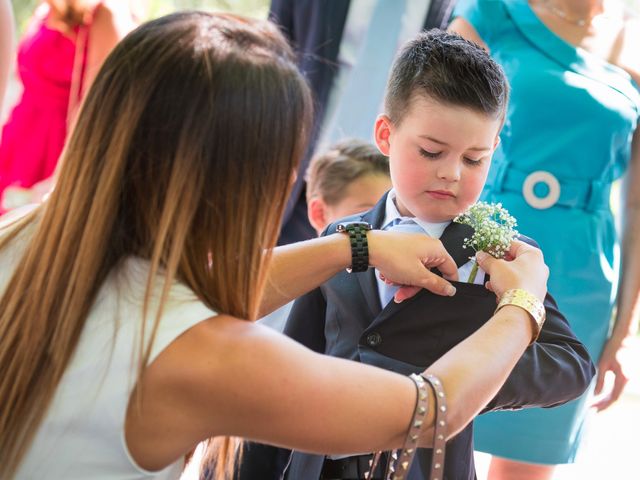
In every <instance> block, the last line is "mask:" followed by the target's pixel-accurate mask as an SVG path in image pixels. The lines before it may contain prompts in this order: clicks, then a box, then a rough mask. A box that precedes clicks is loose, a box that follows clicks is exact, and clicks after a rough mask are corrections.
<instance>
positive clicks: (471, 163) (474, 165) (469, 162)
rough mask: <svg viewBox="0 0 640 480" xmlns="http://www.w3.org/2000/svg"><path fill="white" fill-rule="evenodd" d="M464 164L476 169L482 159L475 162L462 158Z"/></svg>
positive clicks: (472, 159) (474, 160) (471, 159)
mask: <svg viewBox="0 0 640 480" xmlns="http://www.w3.org/2000/svg"><path fill="white" fill-rule="evenodd" d="M464 162H465V163H466V164H467V165H471V166H472V167H476V166H479V165H480V164H482V159H481V158H479V159H477V160H476V159H475V158H469V157H464Z"/></svg>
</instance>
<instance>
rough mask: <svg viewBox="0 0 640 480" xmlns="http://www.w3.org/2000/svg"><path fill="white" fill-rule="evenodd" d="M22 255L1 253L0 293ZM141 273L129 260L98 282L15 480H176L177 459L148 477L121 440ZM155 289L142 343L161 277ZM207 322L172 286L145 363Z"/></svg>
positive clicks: (203, 311) (186, 292)
mask: <svg viewBox="0 0 640 480" xmlns="http://www.w3.org/2000/svg"><path fill="white" fill-rule="evenodd" d="M12 243H13V244H16V243H18V244H23V242H12ZM21 251H22V248H21V247H19V248H15V247H13V246H11V247H9V248H7V249H5V250H3V251H1V252H0V292H3V291H4V289H5V286H6V283H7V281H8V280H9V278H10V275H11V273H12V272H13V270H14V268H15V266H16V265H17V262H18V260H19V257H20V254H21ZM148 272H149V264H148V262H147V261H145V260H142V259H139V258H129V259H128V260H126V261H124V262H123V264H122V265H121V266H120V267H119V268H117V269H115V270H114V271H113V272H112V273H111V275H109V277H108V278H107V280H106V281H105V283H104V285H103V287H102V288H101V290H100V293H99V295H98V297H97V299H96V302H95V304H94V306H93V307H92V309H91V312H90V314H89V316H88V318H87V322H86V325H85V327H84V330H83V333H82V335H81V338H80V342H79V344H78V347H77V349H76V351H75V353H74V355H73V357H72V359H71V362H70V364H69V366H68V367H67V370H66V372H65V374H64V376H63V377H62V380H61V382H60V384H59V386H58V389H57V391H56V393H55V396H54V398H53V401H52V403H51V404H50V406H49V409H48V411H47V413H46V416H45V418H44V421H43V422H42V424H41V425H40V428H39V429H38V431H37V434H36V436H35V440H34V441H33V443H32V444H31V446H30V448H29V450H28V452H27V454H26V456H25V457H24V459H23V461H22V463H21V465H20V467H19V469H18V472H17V477H16V478H18V479H43V478H50V479H65V480H74V479H83V480H86V479H92V480H100V479H104V480H120V479H122V480H124V479H127V480H130V479H154V480H156V479H158V480H160V479H162V480H164V479H176V478H179V476H180V472H181V471H182V468H183V466H184V462H183V460H182V459H179V460H177V461H176V463H174V464H172V465H170V466H169V467H167V468H165V469H164V470H161V471H158V472H149V471H146V470H144V469H142V468H140V467H139V466H137V465H136V463H135V461H134V460H133V459H132V458H131V455H130V454H129V451H128V449H127V446H126V443H125V440H124V423H125V415H126V410H127V405H128V402H129V396H130V395H131V391H132V389H133V386H134V385H135V380H136V373H137V363H136V353H137V351H138V345H139V343H138V342H139V340H140V333H141V332H140V330H141V329H140V325H141V319H142V308H143V301H144V294H145V288H146V283H147V277H148ZM155 287H156V288H155V293H154V295H153V297H152V301H151V303H150V305H151V308H150V309H149V312H150V314H149V315H148V320H147V325H148V326H149V327H148V328H147V331H146V333H145V336H148V332H149V330H150V326H151V323H152V321H153V320H154V319H155V312H156V309H155V308H157V305H158V299H159V297H160V292H161V290H162V280H161V277H160V276H158V278H157V281H156V282H155ZM214 315H216V313H215V312H214V311H212V310H210V309H208V308H207V307H206V306H205V305H204V304H203V303H202V302H201V301H199V300H198V299H197V298H196V296H195V294H194V293H193V292H192V291H191V290H190V289H189V288H187V287H186V286H184V285H182V284H179V283H174V285H172V287H171V290H170V295H169V298H168V301H167V302H166V303H165V306H164V313H163V315H162V320H161V323H160V327H159V329H158V333H157V336H156V339H155V342H154V344H153V349H152V354H151V358H150V362H152V361H153V360H154V359H155V358H156V357H157V356H158V355H159V354H160V353H161V352H162V351H163V350H164V349H165V348H166V347H167V346H168V345H169V344H170V343H171V342H172V341H173V340H175V339H176V338H177V337H179V336H180V335H181V334H182V333H184V332H185V331H186V330H188V329H189V328H191V327H192V326H194V325H195V324H197V323H198V322H200V321H202V320H205V319H207V318H210V317H212V316H214ZM149 441H150V442H152V441H153V439H151V438H150V439H149Z"/></svg>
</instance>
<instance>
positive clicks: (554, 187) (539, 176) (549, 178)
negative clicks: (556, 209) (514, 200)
mask: <svg viewBox="0 0 640 480" xmlns="http://www.w3.org/2000/svg"><path fill="white" fill-rule="evenodd" d="M538 183H544V184H545V185H546V186H547V187H548V188H549V193H547V195H546V196H544V197H538V196H537V195H536V194H535V192H534V191H533V189H534V187H535V186H536V185H537V184H538ZM522 195H523V196H524V199H525V200H526V201H527V203H528V204H529V205H531V206H532V207H533V208H537V209H538V210H545V209H547V208H551V207H553V206H554V205H555V204H556V203H557V202H558V199H559V198H560V182H559V181H558V179H557V178H556V177H555V176H553V174H551V173H549V172H545V171H543V170H538V171H536V172H533V173H530V174H529V175H528V176H527V178H525V180H524V183H523V184H522Z"/></svg>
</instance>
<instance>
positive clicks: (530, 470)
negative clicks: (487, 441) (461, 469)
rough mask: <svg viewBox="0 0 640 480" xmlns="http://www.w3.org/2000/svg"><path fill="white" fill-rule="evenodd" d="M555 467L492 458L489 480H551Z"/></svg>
mask: <svg viewBox="0 0 640 480" xmlns="http://www.w3.org/2000/svg"><path fill="white" fill-rule="evenodd" d="M554 469H555V465H540V464H535V463H524V462H516V461H514V460H509V459H506V458H501V457H492V458H491V464H490V465H489V474H488V476H487V478H488V479H489V480H551V478H553V471H554Z"/></svg>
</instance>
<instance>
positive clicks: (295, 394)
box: [126, 244, 548, 469]
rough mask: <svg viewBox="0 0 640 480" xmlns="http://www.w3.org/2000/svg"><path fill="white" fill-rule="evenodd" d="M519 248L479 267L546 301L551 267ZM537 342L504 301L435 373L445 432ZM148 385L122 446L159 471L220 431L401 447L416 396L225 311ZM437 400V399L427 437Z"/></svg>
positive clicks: (326, 447) (171, 350)
mask: <svg viewBox="0 0 640 480" xmlns="http://www.w3.org/2000/svg"><path fill="white" fill-rule="evenodd" d="M513 253H514V254H515V256H516V259H515V260H514V261H513V262H506V261H503V260H495V259H493V258H490V259H487V258H483V259H481V260H480V264H481V266H482V268H483V269H484V270H485V271H487V272H489V274H490V275H491V278H492V288H493V289H494V291H496V293H497V294H498V295H500V294H501V293H502V292H504V291H505V290H506V289H509V288H525V289H527V290H529V291H530V292H532V293H534V294H535V295H536V296H537V297H538V298H544V294H545V289H546V287H545V283H546V278H547V275H548V270H547V269H546V266H545V265H544V263H543V261H542V255H541V253H540V252H539V251H538V250H536V249H534V248H532V247H530V246H528V245H524V244H518V246H517V247H516V248H514V250H513ZM531 336H532V326H531V318H530V317H529V315H528V314H527V313H525V312H524V310H521V309H520V308H518V307H513V306H507V307H504V308H503V309H501V310H500V311H499V312H498V313H497V314H496V315H494V316H493V318H492V319H491V320H489V321H488V322H487V323H486V324H485V325H484V326H483V327H482V328H480V329H479V330H478V331H477V332H476V333H474V334H473V335H471V336H470V337H469V338H467V339H466V340H464V341H463V342H462V343H460V344H459V345H458V346H456V347H455V348H454V349H452V350H451V351H450V352H448V353H447V354H446V355H445V356H443V357H442V358H441V359H440V360H438V361H437V362H436V363H435V364H434V365H432V366H431V367H430V368H429V372H432V373H434V374H436V375H438V376H439V377H440V378H441V379H442V381H443V384H444V387H445V390H446V392H447V396H448V404H449V409H448V411H447V418H448V423H449V430H448V434H449V436H453V435H454V434H455V433H457V432H458V431H460V430H461V429H462V428H464V426H465V425H466V424H467V423H468V422H469V421H470V420H471V419H472V418H473V417H474V416H475V415H476V414H477V413H478V412H479V411H480V409H481V408H482V407H483V406H484V405H485V404H486V403H487V402H488V401H489V400H490V399H491V398H492V397H493V396H494V395H495V393H496V392H497V390H498V389H499V387H500V385H501V384H502V383H503V382H504V381H505V379H506V377H507V376H508V374H509V372H510V371H511V369H512V368H513V366H514V365H515V363H516V361H517V360H518V358H519V357H520V355H522V352H523V351H524V349H525V348H526V346H527V345H528V343H529V341H530V340H531ZM478 365H482V368H478ZM141 390H142V391H144V395H143V397H142V399H141V402H140V406H141V409H140V410H138V409H137V408H136V405H138V404H137V403H136V400H137V399H136V398H135V397H134V398H132V400H131V403H130V408H129V414H128V418H127V429H126V430H127V443H128V446H129V448H130V450H131V452H132V454H133V456H134V458H136V460H137V461H138V462H139V463H140V464H141V466H143V467H145V468H152V469H156V468H161V467H163V466H165V465H167V464H169V463H170V462H171V461H173V460H175V459H177V458H179V457H180V456H181V455H183V454H184V452H186V451H188V450H189V449H190V448H192V447H193V445H194V444H195V443H196V442H197V441H199V440H202V439H204V438H207V437H210V436H217V435H233V436H240V437H244V438H249V439H253V440H257V441H260V442H266V443H271V444H275V445H281V446H285V447H289V448H296V449H299V450H305V451H312V452H324V453H353V452H366V451H371V450H375V449H390V448H397V447H400V446H401V443H402V441H403V439H404V436H405V435H406V432H407V429H408V423H409V420H410V418H411V415H412V412H413V408H414V405H415V400H416V389H415V386H414V385H413V383H412V382H411V380H409V379H408V378H406V377H403V376H401V375H397V374H394V373H391V372H388V371H385V370H381V369H378V368H375V367H370V366H366V365H362V364H358V363H355V362H350V361H347V360H341V359H337V358H331V357H327V356H323V355H319V354H316V353H313V352H311V351H310V350H308V349H306V348H304V347H302V346H300V345H298V344H297V343H295V342H293V341H291V340H289V339H287V338H286V337H284V336H282V335H279V334H277V333H275V332H272V331H270V330H268V329H266V328H262V327H260V326H256V325H253V324H251V323H249V322H243V321H239V320H236V319H233V318H230V317H226V316H219V317H215V318H212V319H209V320H207V321H205V322H202V323H201V324H199V325H197V326H195V327H193V328H191V329H190V330H188V331H187V332H186V333H185V334H184V335H182V336H181V337H180V338H179V339H177V340H176V341H174V342H173V343H172V344H171V345H170V346H169V347H168V348H167V349H165V350H164V351H163V353H162V354H161V355H160V356H159V357H158V359H156V360H155V361H154V363H153V364H152V365H151V367H150V368H149V369H148V371H147V372H146V374H145V377H144V382H143V385H142V388H141ZM433 404H434V402H433V399H430V401H429V405H430V408H429V416H428V418H427V421H426V422H425V427H424V428H423V432H424V433H425V435H423V437H425V438H430V435H429V433H431V431H432V430H431V428H432V425H433ZM139 412H143V414H140V413H139ZM176 412H179V413H180V414H179V415H178V414H176ZM150 439H153V441H150ZM423 444H425V445H426V444H428V442H427V440H425V441H424V442H423Z"/></svg>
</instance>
